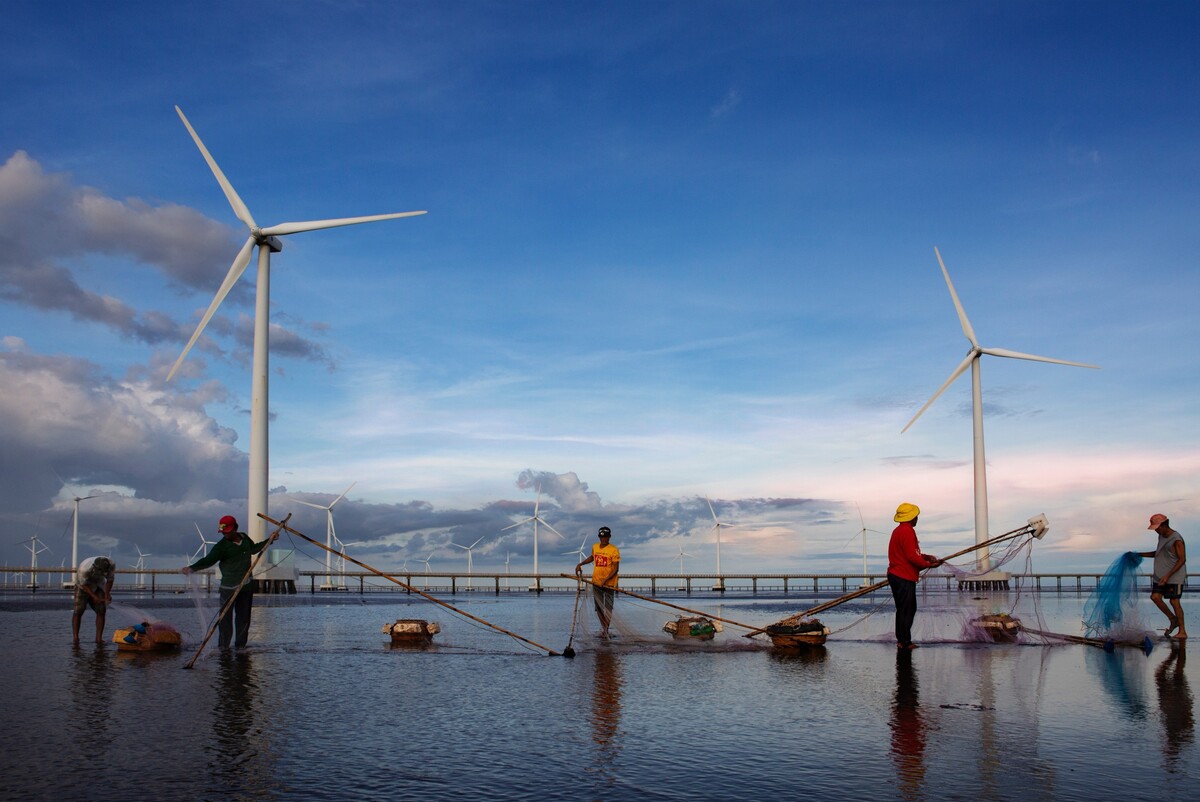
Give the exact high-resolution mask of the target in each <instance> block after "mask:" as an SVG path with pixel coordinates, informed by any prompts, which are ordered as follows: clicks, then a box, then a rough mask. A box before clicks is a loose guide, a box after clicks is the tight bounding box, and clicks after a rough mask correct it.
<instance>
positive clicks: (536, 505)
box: [500, 487, 563, 593]
mask: <svg viewBox="0 0 1200 802" xmlns="http://www.w3.org/2000/svg"><path fill="white" fill-rule="evenodd" d="M541 503H542V490H541V488H540V487H539V488H538V494H537V500H536V501H535V502H534V503H533V515H531V516H529V517H528V518H526V519H525V520H523V521H517V522H516V523H515V524H513V525H512V526H506V527H504V528H503V529H501V530H500V531H501V532H507V531H508V530H509V529H516V528H517V527H518V526H524V525H525V524H527V523H529V522H530V521H533V584H532V585H530V586H529V589H530V590H532V591H537V592H539V593H540V592H541V590H542V587H541V585H540V584H539V582H538V524H541V525H542V526H544V527H546V528H547V529H549V530H550V531H551V532H553V533H554V534H556V535H558V538H559V540H562V539H563V536H562V534H560V533H559V531H558V530H557V529H555V528H554V527H553V526H551V525H550V524H548V523H546V521H545V520H544V519H542V518H541V517H540V515H539V514H538V508H539V507H540V506H541Z"/></svg>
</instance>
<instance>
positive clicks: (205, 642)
mask: <svg viewBox="0 0 1200 802" xmlns="http://www.w3.org/2000/svg"><path fill="white" fill-rule="evenodd" d="M291 517H292V514H291V513H290V512H289V513H288V514H287V518H284V519H283V521H282V522H280V523H279V526H277V527H276V528H275V531H274V532H272V533H271V536H270V537H269V538H268V539H267V542H268V543H269V542H270V541H272V540H274V539H275V538H276V537H278V536H279V530H280V529H281V528H283V526H284V524H286V523H287V521H288V518H291ZM272 523H276V522H275V521H272ZM246 537H249V535H247V536H246ZM266 553H267V547H266V546H263V548H262V551H260V552H259V553H258V554H255V555H254V559H253V560H251V561H250V568H249V570H247V571H246V575H245V576H243V577H242V581H241V582H239V583H238V586H237V590H236V591H235V592H234V594H233V595H232V596H230V597H229V601H227V602H225V606H224V607H222V608H221V614H220V615H218V616H217V620H216V621H213V624H212V626H211V627H209V628H208V634H207V635H205V636H204V640H203V641H201V642H200V648H199V649H197V650H196V653H195V654H194V655H192V659H191V660H188V661H187V664H186V665H184V668H191V667H192V666H193V665H194V664H195V662H196V659H197V658H198V657H200V652H202V651H204V647H205V646H207V645H208V641H209V640H210V639H211V638H212V636H213V633H214V632H216V631H217V627H218V626H220V625H221V621H222V620H223V619H224V618H225V616H226V615H227V614H228V613H229V608H230V607H232V606H233V603H234V601H235V600H237V597H238V594H239V593H241V592H242V588H243V587H245V585H246V582H248V581H249V580H250V577H252V576H253V575H254V569H255V568H256V567H257V566H258V561H259V560H260V559H262V556H263V555H264V554H266Z"/></svg>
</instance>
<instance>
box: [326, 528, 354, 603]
mask: <svg viewBox="0 0 1200 802" xmlns="http://www.w3.org/2000/svg"><path fill="white" fill-rule="evenodd" d="M334 540H335V541H336V542H337V545H338V590H345V589H346V549H348V548H350V547H351V546H361V545H362V543H363V542H362V541H361V540H356V541H354V542H353V543H344V542H342V539H341V538H339V537H337V536H336V535H334ZM325 553H326V554H328V553H329V552H325Z"/></svg>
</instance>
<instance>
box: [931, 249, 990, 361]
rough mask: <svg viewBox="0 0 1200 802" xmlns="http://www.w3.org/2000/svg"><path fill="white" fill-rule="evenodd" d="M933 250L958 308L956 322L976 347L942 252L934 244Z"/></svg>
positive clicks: (976, 342) (977, 343)
mask: <svg viewBox="0 0 1200 802" xmlns="http://www.w3.org/2000/svg"><path fill="white" fill-rule="evenodd" d="M933 252H934V253H935V254H937V260H938V264H939V265H940V266H941V268H942V275H943V276H945V277H946V286H947V287H949V288H950V297H951V298H952V299H953V300H954V308H955V309H956V310H958V322H959V324H960V325H962V330H963V334H965V335H967V339H968V340H969V341H970V342H971V345H972V347H974V348H978V347H979V341H978V340H976V339H975V329H973V328H971V321H969V320H967V312H966V310H965V309H963V305H962V301H960V300H958V293H957V292H955V291H954V282H952V281H951V280H950V273H949V271H947V270H946V263H945V262H943V261H942V254H941V253H940V252H939V251H938V249H937V246H934V248H933Z"/></svg>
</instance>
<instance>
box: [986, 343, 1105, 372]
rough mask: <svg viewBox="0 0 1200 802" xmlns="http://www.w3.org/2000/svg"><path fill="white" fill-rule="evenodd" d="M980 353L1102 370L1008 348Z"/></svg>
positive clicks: (990, 349) (1094, 366) (1095, 366)
mask: <svg viewBox="0 0 1200 802" xmlns="http://www.w3.org/2000/svg"><path fill="white" fill-rule="evenodd" d="M979 352H980V353H982V354H990V355H992V356H1002V357H1007V358H1008V359H1028V360H1030V361H1031V362H1050V363H1051V364H1054V365H1070V366H1071V367H1075V368H1092V369H1094V370H1099V369H1100V366H1099V365H1088V364H1086V363H1084V362H1068V361H1067V360H1065V359H1052V358H1050V357H1048V356H1037V355H1036V354H1023V353H1021V352H1020V351H1009V350H1008V349H1007V348H980V349H979Z"/></svg>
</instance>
